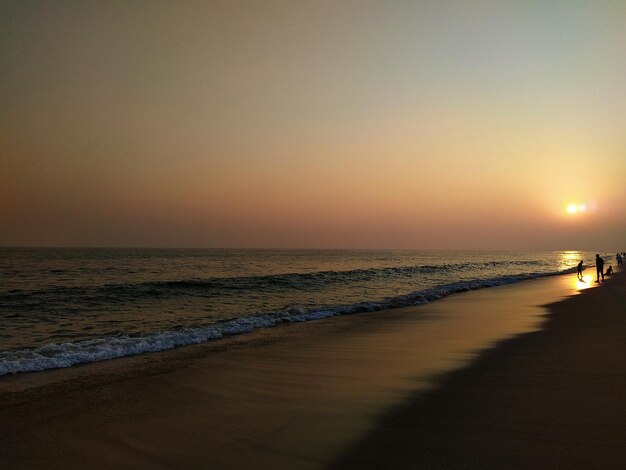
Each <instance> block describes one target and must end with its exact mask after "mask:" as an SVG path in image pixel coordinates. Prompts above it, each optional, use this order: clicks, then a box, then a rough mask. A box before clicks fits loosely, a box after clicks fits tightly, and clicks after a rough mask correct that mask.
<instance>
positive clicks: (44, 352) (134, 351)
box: [0, 268, 574, 377]
mask: <svg viewBox="0 0 626 470" xmlns="http://www.w3.org/2000/svg"><path fill="white" fill-rule="evenodd" d="M573 271H574V268H569V269H566V270H563V271H554V272H545V273H527V274H511V275H503V276H496V277H492V278H487V279H472V280H459V281H456V282H453V283H449V284H442V285H438V286H434V287H430V288H424V289H421V290H418V291H414V292H410V293H408V294H401V295H396V296H394V297H388V298H385V299H380V300H371V301H362V302H357V303H354V304H349V305H338V306H334V307H327V308H321V307H320V308H315V309H312V310H306V309H303V308H300V307H297V306H296V307H293V308H291V309H290V310H288V311H284V312H274V313H269V314H258V315H251V316H245V317H241V318H234V319H231V320H224V321H222V322H217V323H214V324H210V325H206V326H200V327H192V328H187V329H183V330H163V331H156V332H151V333H146V334H145V335H140V336H132V335H121V336H119V335H118V336H108V337H107V336H105V337H95V338H85V339H77V340H75V341H69V340H68V341H67V342H65V343H63V342H58V343H46V344H44V345H40V346H34V347H24V348H21V349H18V350H9V351H0V377H4V376H7V375H19V374H23V373H33V372H45V371H49V370H55V369H66V368H68V367H76V366H79V365H83V364H91V363H97V362H102V361H108V360H116V359H120V358H125V357H131V356H139V355H143V354H154V353H160V352H163V351H171V350H174V349H177V348H180V347H188V346H193V345H197V344H203V343H210V342H213V341H215V342H218V343H222V342H224V341H227V340H229V339H230V338H232V337H236V336H240V335H250V334H251V333H254V332H255V331H258V330H260V329H264V328H275V327H276V326H280V325H282V324H284V323H304V322H308V321H317V320H325V319H329V318H335V317H338V316H342V315H352V314H362V313H373V312H384V311H387V310H393V309H398V308H411V307H416V306H419V305H423V304H426V303H429V302H434V301H438V300H441V299H445V298H446V297H448V296H450V295H456V294H460V293H463V292H469V291H473V290H480V289H489V288H493V287H500V286H506V285H512V284H517V283H519V282H525V281H529V280H537V279H543V278H547V277H553V276H564V275H568V274H571V273H572V272H573ZM244 341H245V340H244ZM218 347H219V346H218Z"/></svg>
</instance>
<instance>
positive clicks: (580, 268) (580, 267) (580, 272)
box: [576, 260, 583, 280]
mask: <svg viewBox="0 0 626 470" xmlns="http://www.w3.org/2000/svg"><path fill="white" fill-rule="evenodd" d="M576 273H577V274H578V279H581V280H582V278H583V260H580V263H578V266H577V267H576Z"/></svg>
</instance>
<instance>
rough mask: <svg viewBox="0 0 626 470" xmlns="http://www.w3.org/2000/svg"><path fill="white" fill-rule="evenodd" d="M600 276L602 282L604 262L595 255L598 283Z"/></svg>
mask: <svg viewBox="0 0 626 470" xmlns="http://www.w3.org/2000/svg"><path fill="white" fill-rule="evenodd" d="M600 276H602V280H603V281H604V260H603V259H602V258H600V255H599V254H598V253H596V282H600Z"/></svg>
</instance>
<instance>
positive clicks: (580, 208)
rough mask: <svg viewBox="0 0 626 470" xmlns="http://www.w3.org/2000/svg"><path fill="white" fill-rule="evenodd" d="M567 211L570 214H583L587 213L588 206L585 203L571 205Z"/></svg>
mask: <svg viewBox="0 0 626 470" xmlns="http://www.w3.org/2000/svg"><path fill="white" fill-rule="evenodd" d="M565 211H566V212H567V213H568V214H580V213H582V212H587V204H585V203H580V204H576V203H571V204H568V205H567V207H566V208H565Z"/></svg>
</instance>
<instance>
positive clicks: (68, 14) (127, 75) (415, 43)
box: [0, 0, 626, 251]
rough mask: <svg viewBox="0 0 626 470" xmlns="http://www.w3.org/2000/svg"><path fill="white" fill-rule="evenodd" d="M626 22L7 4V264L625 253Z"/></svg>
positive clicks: (498, 8)
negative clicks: (151, 255) (27, 248)
mask: <svg viewBox="0 0 626 470" xmlns="http://www.w3.org/2000/svg"><path fill="white" fill-rule="evenodd" d="M625 24H626V2H624V1H623V0H616V1H601V0H600V1H576V0H568V1H558V0H551V1H545V0H543V1H530V0H525V1H518V2H510V1H446V2H442V1H432V2H427V1H417V0H415V1H391V0H385V1H380V2H368V1H336V0H335V1H321V0H320V1H311V2H307V1H297V0H294V1H291V2H289V1H261V0H254V1H248V2H243V1H224V2H218V1H203V2H184V1H171V2H157V1H152V0H151V1H145V2H141V1H134V2H121V1H120V2H118V1H93V2H90V1H74V2H69V1H55V2H37V1H28V2H26V1H19V0H15V1H4V0H0V219H1V223H0V245H11V246H15V245H36V246H164V247H187V246H194V247H283V248H296V247H308V248H459V249H462V248H465V249H473V248H477V249H529V250H535V249H589V250H597V251H600V250H602V251H604V250H605V249H606V250H615V249H626V28H625V27H624V25H625ZM570 203H584V204H586V206H587V211H586V212H585V213H579V214H574V215H572V214H568V213H567V212H566V211H565V207H566V206H567V205H568V204H570Z"/></svg>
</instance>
